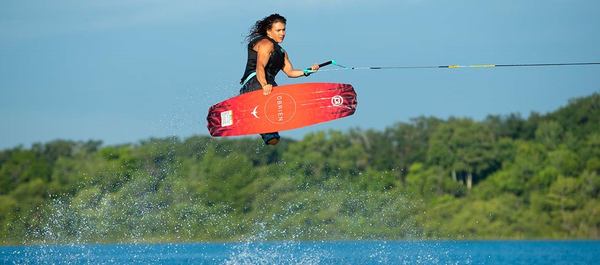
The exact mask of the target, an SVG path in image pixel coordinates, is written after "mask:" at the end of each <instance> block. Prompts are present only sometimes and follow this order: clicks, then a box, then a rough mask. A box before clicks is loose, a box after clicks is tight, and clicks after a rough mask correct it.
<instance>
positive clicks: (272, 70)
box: [240, 36, 285, 84]
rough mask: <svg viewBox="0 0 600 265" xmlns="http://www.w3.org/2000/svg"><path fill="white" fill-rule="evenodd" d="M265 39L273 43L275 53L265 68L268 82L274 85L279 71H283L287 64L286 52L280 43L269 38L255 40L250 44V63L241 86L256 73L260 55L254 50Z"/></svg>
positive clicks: (248, 62)
mask: <svg viewBox="0 0 600 265" xmlns="http://www.w3.org/2000/svg"><path fill="white" fill-rule="evenodd" d="M263 39H268V40H270V41H271V42H272V43H273V52H272V53H271V57H269V62H268V63H267V65H266V66H265V74H266V79H267V82H268V83H269V84H273V83H274V82H275V76H276V75H277V73H279V70H281V69H283V66H284V64H285V50H284V49H283V48H281V46H279V43H277V42H276V41H274V40H273V39H271V38H269V37H267V36H262V37H258V38H255V39H253V40H252V41H250V43H248V61H247V62H246V70H244V75H243V76H242V79H241V80H240V84H243V83H244V81H246V78H248V76H250V74H252V73H254V72H256V60H257V57H258V54H257V52H256V51H254V49H253V48H254V45H256V43H257V42H259V41H261V40H263Z"/></svg>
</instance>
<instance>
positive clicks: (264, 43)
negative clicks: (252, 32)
mask: <svg viewBox="0 0 600 265" xmlns="http://www.w3.org/2000/svg"><path fill="white" fill-rule="evenodd" d="M274 47H275V46H274V45H273V42H271V41H269V40H267V39H262V40H259V41H258V42H257V43H256V44H254V50H256V51H257V52H258V51H268V52H270V51H272V50H273V48H274Z"/></svg>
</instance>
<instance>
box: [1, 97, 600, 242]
mask: <svg viewBox="0 0 600 265" xmlns="http://www.w3.org/2000/svg"><path fill="white" fill-rule="evenodd" d="M599 194H600V94H593V95H591V96H588V97H584V98H579V99H574V100H572V101H571V102H569V104H568V105H567V106H565V107H563V108H560V109H559V110H557V111H555V112H553V113H549V114H544V115H541V114H536V113H532V114H531V115H530V116H529V117H528V118H526V119H525V118H521V117H520V116H519V115H508V116H489V117H487V118H486V119H485V120H483V121H473V120H471V119H465V118H450V119H448V120H441V119H437V118H432V117H420V118H416V119H413V120H411V121H410V122H408V123H397V124H395V125H393V126H390V127H388V128H386V129H385V130H383V131H375V130H361V129H352V130H349V131H346V132H340V131H328V132H318V133H313V134H309V135H306V136H305V137H304V139H302V140H300V141H293V140H290V139H285V140H284V141H282V143H281V144H280V145H278V146H277V147H265V146H263V145H262V143H261V142H260V140H259V139H258V138H256V137H250V138H236V139H211V138H210V137H206V136H196V137H190V138H187V139H177V138H166V139H149V140H145V141H141V142H140V143H137V144H127V145H118V146H102V144H101V142H99V141H88V142H73V141H63V140H57V141H52V142H48V143H45V144H34V145H33V146H31V148H23V147H17V148H13V149H8V150H4V151H1V152H0V243H2V244H31V243H40V242H42V243H44V242H48V243H50V242H147V241H150V242H156V241H222V240H279V239H283V240H303V239H312V240H315V239H316V240H321V239H324V240H328V239H418V238H458V239H463V238H464V239H540V238H553V239H562V238H569V239H571V238H594V239H598V238H600V200H599Z"/></svg>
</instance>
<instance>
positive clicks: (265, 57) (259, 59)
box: [254, 39, 274, 95]
mask: <svg viewBox="0 0 600 265" xmlns="http://www.w3.org/2000/svg"><path fill="white" fill-rule="evenodd" d="M254 49H255V50H256V54H257V55H256V80H258V82H259V83H260V86H261V87H262V89H263V94H265V95H268V94H270V93H271V90H272V89H273V85H272V84H269V83H267V76H266V73H265V67H266V66H267V64H268V63H269V58H270V57H271V53H272V52H273V49H274V45H273V43H272V42H270V41H269V40H267V39H264V40H261V41H259V42H258V43H257V44H256V46H254Z"/></svg>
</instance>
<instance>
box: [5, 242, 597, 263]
mask: <svg viewBox="0 0 600 265" xmlns="http://www.w3.org/2000/svg"><path fill="white" fill-rule="evenodd" d="M599 260H600V241H324V242H248V243H189V244H105V245H102V244H100V245H39V246H15V247H0V263H1V264H600V261H599Z"/></svg>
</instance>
